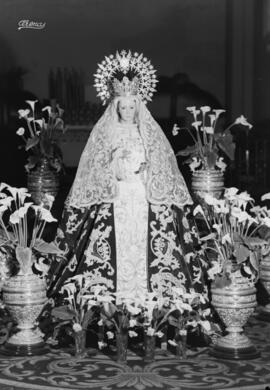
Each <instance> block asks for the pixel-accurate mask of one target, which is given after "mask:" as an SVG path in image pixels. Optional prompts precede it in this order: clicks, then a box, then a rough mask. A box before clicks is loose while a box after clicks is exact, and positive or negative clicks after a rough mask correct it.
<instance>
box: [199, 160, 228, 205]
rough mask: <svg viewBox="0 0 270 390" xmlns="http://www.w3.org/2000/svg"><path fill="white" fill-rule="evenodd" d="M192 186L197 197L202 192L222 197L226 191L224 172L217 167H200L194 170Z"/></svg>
mask: <svg viewBox="0 0 270 390" xmlns="http://www.w3.org/2000/svg"><path fill="white" fill-rule="evenodd" d="M191 188H192V191H193V193H194V195H195V196H196V197H197V199H198V200H199V201H200V200H201V195H200V194H206V193H207V194H210V195H212V196H214V197H215V198H220V197H221V195H222V193H223V191H224V173H223V172H222V171H220V170H217V169H214V168H212V169H210V168H209V169H200V170H198V171H194V172H192V180H191Z"/></svg>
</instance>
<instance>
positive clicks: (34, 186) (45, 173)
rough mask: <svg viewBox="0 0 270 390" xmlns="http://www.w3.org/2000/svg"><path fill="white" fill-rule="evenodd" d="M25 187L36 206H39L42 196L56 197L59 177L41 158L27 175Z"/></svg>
mask: <svg viewBox="0 0 270 390" xmlns="http://www.w3.org/2000/svg"><path fill="white" fill-rule="evenodd" d="M27 187H28V190H29V192H30V193H31V195H32V198H33V200H34V202H35V203H36V204H40V203H41V201H42V199H43V197H44V194H49V195H53V196H54V197H55V196H56V195H57V193H58V190H59V176H58V174H57V173H56V172H53V171H52V170H51V168H50V165H49V161H48V159H47V158H43V159H42V161H41V163H40V164H39V165H38V167H37V168H36V169H35V170H34V171H32V172H30V173H29V174H28V178H27Z"/></svg>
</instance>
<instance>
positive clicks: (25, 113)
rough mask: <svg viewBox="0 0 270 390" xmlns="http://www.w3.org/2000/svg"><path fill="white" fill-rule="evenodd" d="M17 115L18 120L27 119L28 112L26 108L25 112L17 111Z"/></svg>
mask: <svg viewBox="0 0 270 390" xmlns="http://www.w3.org/2000/svg"><path fill="white" fill-rule="evenodd" d="M18 113H19V118H20V119H22V118H27V117H28V115H29V114H30V110H29V109H28V108H27V109H26V110H19V111H18Z"/></svg>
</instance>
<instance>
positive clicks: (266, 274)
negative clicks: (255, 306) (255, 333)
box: [260, 252, 270, 322]
mask: <svg viewBox="0 0 270 390" xmlns="http://www.w3.org/2000/svg"><path fill="white" fill-rule="evenodd" d="M260 280H261V282H262V284H263V286H264V288H265V289H266V291H267V293H268V303H266V305H265V306H262V307H261V308H260V319H262V320H264V321H268V322H270V252H269V253H268V254H267V255H265V256H263V257H262V259H261V261H260Z"/></svg>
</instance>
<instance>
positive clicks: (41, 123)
mask: <svg viewBox="0 0 270 390" xmlns="http://www.w3.org/2000/svg"><path fill="white" fill-rule="evenodd" d="M35 123H37V124H38V125H39V126H40V127H41V128H42V127H43V124H44V121H43V120H42V119H36V120H35Z"/></svg>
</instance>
